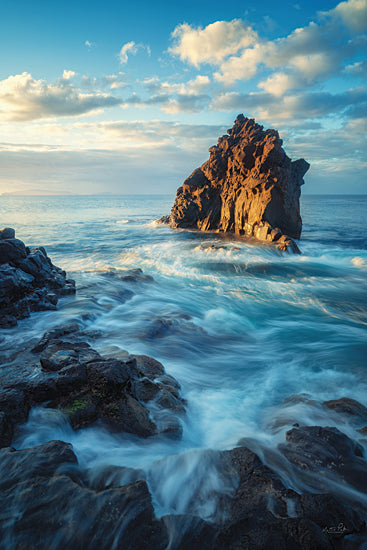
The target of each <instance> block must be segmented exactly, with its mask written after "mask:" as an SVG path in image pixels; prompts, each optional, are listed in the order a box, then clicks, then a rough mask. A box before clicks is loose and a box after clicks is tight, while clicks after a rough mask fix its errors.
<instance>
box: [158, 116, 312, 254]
mask: <svg viewBox="0 0 367 550" xmlns="http://www.w3.org/2000/svg"><path fill="white" fill-rule="evenodd" d="M209 152H210V157H209V160H208V161H206V162H205V163H204V164H203V165H202V166H201V167H200V168H198V169H196V170H194V172H193V173H192V174H191V176H189V177H188V178H187V179H186V180H185V182H184V183H183V185H182V187H180V188H179V189H178V191H177V196H176V200H175V203H174V205H173V207H172V210H171V215H170V217H169V225H170V226H171V227H173V228H192V229H199V230H201V231H209V230H211V231H213V230H214V231H221V232H234V233H237V234H240V235H245V236H248V237H254V238H256V239H258V240H261V241H264V242H275V243H276V244H277V246H278V248H279V249H280V250H290V251H293V252H297V253H299V249H298V246H297V245H296V243H295V242H294V241H293V240H292V239H293V238H296V239H298V238H299V237H300V235H301V229H302V220H301V216H300V207H299V197H300V193H301V190H300V188H301V185H303V183H304V181H303V176H304V175H305V173H306V172H307V170H308V168H309V164H308V163H307V162H306V161H305V160H304V159H299V160H297V161H294V162H292V161H291V159H290V158H289V157H288V156H287V155H286V153H285V152H284V150H283V149H282V140H281V139H280V138H279V135H278V132H277V131H276V130H266V131H264V130H263V127H262V126H259V125H258V124H256V123H255V121H254V120H253V119H248V118H245V117H244V116H243V115H239V116H238V117H237V119H236V121H235V123H234V125H233V127H232V128H231V129H230V130H228V134H227V135H225V136H222V137H221V138H219V140H218V144H217V145H216V146H213V147H211V148H210V149H209ZM161 222H162V223H167V218H166V216H164V217H163V218H162V219H161Z"/></svg>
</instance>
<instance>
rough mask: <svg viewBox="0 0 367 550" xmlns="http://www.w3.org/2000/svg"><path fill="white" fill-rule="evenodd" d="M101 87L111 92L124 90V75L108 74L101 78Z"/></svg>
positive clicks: (125, 84)
mask: <svg viewBox="0 0 367 550" xmlns="http://www.w3.org/2000/svg"><path fill="white" fill-rule="evenodd" d="M101 81H102V86H109V87H110V88H111V90H115V89H116V88H125V87H126V86H127V83H126V77H125V73H121V72H119V73H118V74H110V75H104V76H102V79H101Z"/></svg>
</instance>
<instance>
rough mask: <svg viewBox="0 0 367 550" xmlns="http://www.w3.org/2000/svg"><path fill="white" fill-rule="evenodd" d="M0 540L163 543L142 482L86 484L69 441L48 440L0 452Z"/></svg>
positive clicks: (31, 545)
mask: <svg viewBox="0 0 367 550" xmlns="http://www.w3.org/2000/svg"><path fill="white" fill-rule="evenodd" d="M0 540H1V543H2V545H4V548H24V549H25V548H27V549H36V548H37V549H38V550H46V549H48V548H53V549H55V550H62V549H64V548H68V549H70V550H79V549H81V548H88V549H89V550H103V549H105V550H107V549H109V548H113V547H116V548H124V549H126V550H140V549H141V550H142V549H145V548H152V549H156V550H163V549H164V548H166V547H167V544H168V536H167V531H166V529H165V527H164V524H163V522H162V521H159V520H157V519H156V518H155V516H154V511H153V506H152V501H151V496H150V493H149V490H148V487H147V485H146V483H145V482H144V481H137V482H135V483H130V484H128V485H125V486H124V487H115V488H110V489H105V490H95V489H93V488H91V487H88V486H87V485H86V483H85V479H84V476H83V474H82V472H81V471H80V468H79V466H78V463H77V459H76V456H75V454H74V453H73V451H72V448H71V445H69V444H67V443H63V442H62V441H51V442H49V443H46V444H45V445H41V446H39V447H35V448H33V449H24V450H20V451H15V450H14V449H4V450H2V451H0Z"/></svg>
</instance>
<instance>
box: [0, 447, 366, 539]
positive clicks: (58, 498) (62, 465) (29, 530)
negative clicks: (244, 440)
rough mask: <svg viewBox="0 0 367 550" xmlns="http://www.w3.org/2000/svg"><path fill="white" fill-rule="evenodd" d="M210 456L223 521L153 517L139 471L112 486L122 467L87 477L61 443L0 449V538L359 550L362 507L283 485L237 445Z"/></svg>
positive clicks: (362, 535) (362, 536)
mask: <svg viewBox="0 0 367 550" xmlns="http://www.w3.org/2000/svg"><path fill="white" fill-rule="evenodd" d="M210 459H211V460H212V461H215V462H216V464H217V467H218V475H220V476H227V477H230V478H232V479H233V480H234V481H235V484H234V485H235V488H234V491H233V492H232V493H231V494H226V495H222V498H223V503H222V504H223V505H224V507H225V509H226V515H225V517H222V518H221V519H220V520H214V521H211V522H210V523H209V522H207V521H205V520H203V519H200V518H199V517H197V516H195V513H190V512H188V513H185V514H181V515H169V516H163V517H162V518H161V519H158V518H157V517H156V515H155V513H154V508H153V504H152V496H151V494H150V492H149V488H148V485H147V483H146V481H145V479H144V477H145V473H144V471H142V470H140V471H138V470H136V471H135V475H132V476H131V477H132V480H131V481H128V482H127V483H124V482H122V483H121V481H122V478H123V477H124V476H123V475H122V471H121V470H123V468H121V467H114V466H107V467H106V469H105V472H100V475H99V482H98V483H96V482H91V479H90V477H89V475H88V472H87V471H85V470H83V469H82V468H81V467H80V465H79V464H78V461H77V458H76V456H75V454H74V452H73V450H72V447H71V445H70V444H68V443H64V442H62V441H50V442H48V443H45V444H44V445H40V446H38V447H34V448H30V449H22V450H17V451H16V450H15V449H13V448H11V447H10V448H7V449H3V450H2V451H0V540H1V541H2V543H3V546H4V548H19V549H23V548H24V549H27V550H28V549H30V550H33V549H34V550H35V549H37V550H46V549H49V548H52V549H54V550H59V549H60V550H61V549H63V548H68V549H71V550H72V549H75V550H76V549H79V548H88V549H96V550H97V549H98V550H109V549H111V548H116V549H119V548H121V549H122V548H123V549H124V550H128V549H131V550H140V549H141V550H143V549H146V548H150V549H151V550H163V549H167V548H172V550H173V549H175V550H228V549H233V550H234V549H241V550H268V549H270V548H274V549H275V548H279V549H280V548H284V549H287V550H288V549H289V550H321V549H322V550H333V549H334V550H335V549H337V548H340V549H342V548H343V549H350V550H353V549H356V548H359V547H361V548H362V546H361V543H362V542H363V541H364V540H365V523H364V520H363V516H364V513H363V511H358V510H356V509H355V508H354V506H353V505H350V504H348V503H346V502H345V501H343V499H341V498H338V497H336V496H333V495H331V494H317V493H313V492H309V493H308V492H305V493H303V494H299V493H297V492H296V491H294V490H292V489H289V488H287V487H286V486H285V485H284V483H283V482H282V479H281V478H280V477H279V475H278V474H277V473H275V472H274V471H273V470H272V469H271V468H269V467H268V466H266V465H265V464H264V463H263V462H262V460H261V459H260V458H259V456H258V455H256V454H255V453H253V452H252V451H251V450H249V449H248V448H246V447H238V448H236V449H233V450H232V451H224V452H223V451H210ZM114 470H115V474H116V475H114ZM218 496H219V498H220V495H218ZM353 539H354V540H353Z"/></svg>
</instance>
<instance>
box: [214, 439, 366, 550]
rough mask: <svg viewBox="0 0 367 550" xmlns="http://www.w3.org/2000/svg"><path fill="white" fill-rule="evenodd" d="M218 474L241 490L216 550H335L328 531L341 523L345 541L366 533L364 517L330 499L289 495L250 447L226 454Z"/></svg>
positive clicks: (233, 498) (232, 503)
mask: <svg viewBox="0 0 367 550" xmlns="http://www.w3.org/2000/svg"><path fill="white" fill-rule="evenodd" d="M218 468H220V471H221V472H222V473H226V472H227V475H228V474H231V472H232V475H233V476H234V475H236V476H238V486H237V489H236V490H235V492H234V494H233V495H232V496H230V497H229V499H228V502H227V507H228V508H229V512H228V518H227V520H226V521H225V522H224V525H222V526H221V527H220V528H219V529H218V533H217V537H216V544H214V545H213V548H218V549H222V548H223V549H224V548H241V549H248V550H252V549H255V550H256V549H263V550H266V549H268V548H286V549H294V550H296V549H301V548H302V549H305V550H306V549H308V550H314V549H330V550H331V549H332V548H335V546H334V543H335V539H333V538H332V537H331V536H329V534H328V533H327V529H328V527H332V526H334V525H338V524H340V523H343V525H345V526H346V530H345V532H344V533H343V534H342V537H344V536H345V535H347V534H350V533H360V532H363V531H364V530H365V522H364V520H363V516H362V515H361V514H360V512H358V511H356V510H354V509H353V508H352V507H350V506H349V505H347V504H345V503H344V502H342V501H341V500H340V499H338V498H336V497H335V496H332V495H330V494H322V495H321V494H312V493H305V494H299V493H297V492H295V491H293V490H291V489H288V488H287V487H286V486H285V485H284V483H283V481H282V479H281V478H280V476H279V475H278V474H277V473H275V472H274V471H273V470H272V469H271V468H269V467H268V466H266V465H264V464H263V462H262V461H261V460H260V458H259V457H258V456H257V455H256V454H255V453H253V452H252V451H250V450H249V449H248V448H246V447H238V448H236V449H233V450H232V451H225V452H222V453H221V464H219V465H218ZM343 548H344V547H343ZM345 548H348V546H345Z"/></svg>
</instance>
